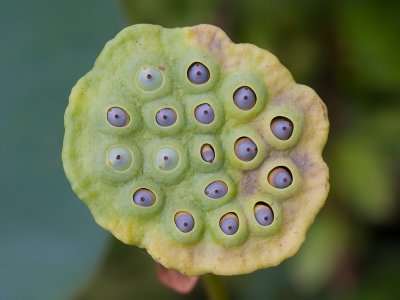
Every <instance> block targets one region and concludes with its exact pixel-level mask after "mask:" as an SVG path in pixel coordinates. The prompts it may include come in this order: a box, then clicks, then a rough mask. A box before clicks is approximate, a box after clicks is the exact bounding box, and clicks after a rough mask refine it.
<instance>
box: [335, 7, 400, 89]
mask: <svg viewBox="0 0 400 300" xmlns="http://www.w3.org/2000/svg"><path fill="white" fill-rule="evenodd" d="M340 3H341V4H340V5H338V7H337V12H338V15H337V18H336V21H337V26H338V33H339V36H340V42H341V47H342V55H343V60H344V63H345V64H346V67H347V72H346V73H343V75H344V77H343V78H345V80H347V81H349V82H351V83H352V84H353V88H354V84H355V83H357V85H359V88H363V89H367V90H371V89H379V90H381V91H382V90H390V91H397V92H398V91H399V90H400V72H399V70H400V60H399V53H400V41H399V36H400V18H399V11H400V5H399V2H390V5H387V4H388V3H385V1H368V2H365V1H340ZM348 71H350V72H348ZM349 82H348V83H349Z"/></svg>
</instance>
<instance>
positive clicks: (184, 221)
mask: <svg viewBox="0 0 400 300" xmlns="http://www.w3.org/2000/svg"><path fill="white" fill-rule="evenodd" d="M174 220H175V225H176V227H178V229H179V230H180V231H182V232H183V233H187V232H190V231H192V229H193V227H194V218H193V216H192V215H191V214H190V213H188V212H186V211H180V212H178V213H177V214H176V215H175V218H174Z"/></svg>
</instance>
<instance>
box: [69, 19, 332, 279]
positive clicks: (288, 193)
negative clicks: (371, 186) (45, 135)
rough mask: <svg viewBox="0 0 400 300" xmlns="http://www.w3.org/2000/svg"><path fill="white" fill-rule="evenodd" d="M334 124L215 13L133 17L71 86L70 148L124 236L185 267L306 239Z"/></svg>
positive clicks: (89, 200) (96, 204) (73, 164)
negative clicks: (180, 19)
mask: <svg viewBox="0 0 400 300" xmlns="http://www.w3.org/2000/svg"><path fill="white" fill-rule="evenodd" d="M277 118H278V120H284V121H279V123H276V122H277V121H276V120H277ZM328 130H329V123H328V119H327V111H326V107H325V105H324V103H323V102H322V101H321V99H320V98H319V97H318V95H317V94H316V93H315V92H314V91H313V90H312V89H310V88H308V87H306V86H303V85H298V84H296V83H295V82H294V80H293V79H292V77H291V75H290V73H289V72H288V70H287V69H286V68H284V67H283V66H282V65H281V64H280V63H279V61H278V59H277V58H276V57H275V56H273V55H272V54H270V53H269V52H267V51H265V50H262V49H260V48H258V47H256V46H253V45H249V44H234V43H232V42H231V41H230V40H229V38H228V37H227V36H226V35H225V33H224V32H223V31H221V30H220V29H219V28H217V27H214V26H210V25H199V26H194V27H187V28H176V29H164V28H162V27H159V26H153V25H135V26H132V27H128V28H126V29H124V30H123V31H122V32H121V33H119V34H118V35H117V36H116V37H115V38H114V39H113V40H111V41H110V42H108V43H107V45H106V46H105V48H104V50H103V51H102V52H101V54H100V56H99V57H98V59H97V61H96V63H95V66H94V67H93V69H92V70H91V71H90V72H89V73H88V74H86V75H85V76H84V77H83V78H82V79H80V80H79V81H78V83H77V84H76V86H75V87H74V88H73V90H72V93H71V96H70V102H69V105H68V108H67V110H66V113H65V138H64V148H63V154H62V156H63V162H64V168H65V172H66V175H67V177H68V179H69V180H70V182H71V185H72V188H73V190H74V191H75V193H76V194H77V195H78V196H79V197H80V198H81V199H82V200H83V201H84V202H85V203H86V204H87V205H88V207H89V208H90V210H91V212H92V214H93V216H94V218H95V220H96V222H97V223H98V224H100V225H101V226H102V227H104V228H105V229H107V230H109V231H111V232H112V233H113V234H114V235H115V236H116V237H117V238H118V239H120V240H121V241H123V242H125V243H127V244H133V245H137V246H139V247H143V248H146V249H147V251H148V252H149V253H150V254H151V256H152V257H153V258H154V259H155V260H156V261H158V262H160V263H161V264H163V265H164V266H165V267H167V268H171V269H176V270H179V271H180V272H182V273H184V274H187V275H199V274H203V273H208V272H211V273H215V274H224V275H232V274H241V273H248V272H252V271H254V270H256V269H260V268H266V267H270V266H274V265H277V264H278V263H280V262H281V261H283V260H284V259H285V258H287V257H289V256H291V255H293V254H294V253H295V252H296V251H297V250H298V248H299V246H300V245H301V243H302V242H303V240H304V237H305V234H306V231H307V229H308V227H309V226H310V224H311V223H312V222H313V220H314V218H315V215H316V214H317V212H318V211H319V209H320V208H321V207H322V205H323V203H324V201H325V199H326V196H327V193H328V189H329V184H328V168H327V166H326V164H325V163H324V161H323V160H322V158H321V152H322V149H323V147H324V145H325V143H326V139H327V135H328Z"/></svg>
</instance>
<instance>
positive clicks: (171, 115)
mask: <svg viewBox="0 0 400 300" xmlns="http://www.w3.org/2000/svg"><path fill="white" fill-rule="evenodd" d="M176 118H177V116H176V112H175V111H174V110H173V109H172V108H163V109H160V110H159V111H158V112H157V114H156V121H157V124H158V125H160V126H162V127H168V126H171V125H172V124H174V123H175V122H176Z"/></svg>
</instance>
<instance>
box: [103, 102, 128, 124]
mask: <svg viewBox="0 0 400 300" xmlns="http://www.w3.org/2000/svg"><path fill="white" fill-rule="evenodd" d="M107 120H108V123H110V124H111V125H112V126H114V127H125V126H127V125H128V124H129V120H130V117H129V114H128V113H127V112H126V111H125V110H124V109H122V108H120V107H110V108H109V109H108V110H107Z"/></svg>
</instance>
